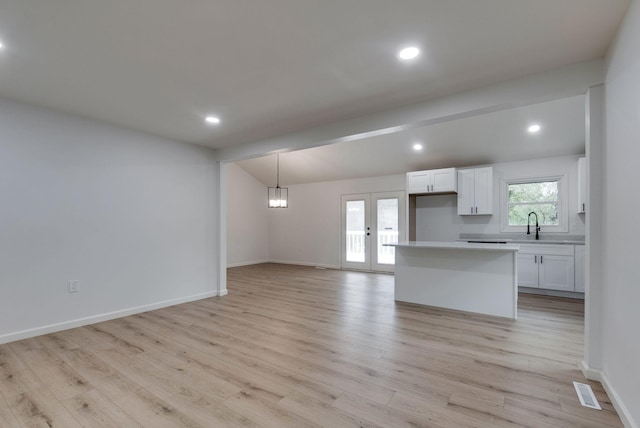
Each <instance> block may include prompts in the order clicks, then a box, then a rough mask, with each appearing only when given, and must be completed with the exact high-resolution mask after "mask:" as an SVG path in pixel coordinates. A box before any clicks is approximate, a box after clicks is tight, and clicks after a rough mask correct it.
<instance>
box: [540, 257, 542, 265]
mask: <svg viewBox="0 0 640 428" xmlns="http://www.w3.org/2000/svg"><path fill="white" fill-rule="evenodd" d="M540 264H542V256H540Z"/></svg>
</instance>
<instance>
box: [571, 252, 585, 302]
mask: <svg viewBox="0 0 640 428" xmlns="http://www.w3.org/2000/svg"><path fill="white" fill-rule="evenodd" d="M584 252H585V248H584V245H576V261H575V266H574V267H575V280H576V282H575V283H576V286H575V291H578V292H580V293H584V276H585V268H586V266H585V264H584Z"/></svg>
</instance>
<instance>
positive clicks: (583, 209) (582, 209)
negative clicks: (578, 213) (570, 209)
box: [582, 203, 584, 211]
mask: <svg viewBox="0 0 640 428" xmlns="http://www.w3.org/2000/svg"><path fill="white" fill-rule="evenodd" d="M582 211H584V203H583V204H582Z"/></svg>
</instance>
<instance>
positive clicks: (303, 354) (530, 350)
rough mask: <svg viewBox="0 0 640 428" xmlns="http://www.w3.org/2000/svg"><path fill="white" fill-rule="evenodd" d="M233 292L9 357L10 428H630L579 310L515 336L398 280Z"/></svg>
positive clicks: (515, 331) (234, 274)
mask: <svg viewBox="0 0 640 428" xmlns="http://www.w3.org/2000/svg"><path fill="white" fill-rule="evenodd" d="M228 281H229V283H228V288H229V295H228V296H226V297H218V298H212V299H206V300H201V301H198V302H194V303H188V304H184V305H179V306H174V307H170V308H165V309H161V310H157V311H153V312H147V313H144V314H140V315H134V316H130V317H127V318H122V319H118V320H113V321H108V322H103V323H100V324H95V325H92V326H87V327H81V328H76V329H73V330H67V331H63V332H59V333H55V334H49V335H46V336H41V337H37V338H33V339H28V340H23V341H20V342H14V343H11V344H6V345H2V346H0V427H3V428H4V427H10V428H13V427H64V428H67V427H103V426H104V427H140V426H142V427H154V428H155V427H227V426H243V427H245V426H246V427H253V426H265V427H286V426H292V427H307V426H325V427H349V426H357V427H378V426H379V427H514V426H526V427H578V426H580V427H582V426H584V427H619V426H622V425H621V422H620V420H619V418H618V416H617V415H616V413H615V411H614V409H613V407H612V405H611V403H610V401H609V399H608V397H607V395H606V394H605V392H604V390H603V388H602V386H601V385H600V384H599V383H597V382H587V381H585V379H584V378H583V377H582V374H581V373H580V371H579V370H578V361H580V359H581V358H582V349H583V310H584V308H583V304H582V302H581V301H577V300H571V299H559V298H549V297H543V296H531V295H520V303H519V316H520V318H519V320H518V321H509V320H503V319H498V318H492V317H486V316H480V315H471V314H467V313H462V312H455V311H448V310H440V309H435V308H427V307H421V306H416V305H410V304H401V303H395V302H394V301H393V276H390V275H377V274H369V273H358V272H344V271H336V270H320V269H314V268H307V267H298V266H287V265H275V264H264V265H256V266H248V267H242V268H234V269H229V273H228ZM573 380H577V381H581V382H587V383H589V384H590V385H591V386H592V387H593V389H594V391H595V393H596V396H597V398H598V400H599V401H600V403H601V405H602V407H603V411H601V412H599V411H596V410H591V409H587V408H583V407H581V406H580V404H579V402H578V399H577V397H576V394H575V391H574V389H573V386H572V381H573Z"/></svg>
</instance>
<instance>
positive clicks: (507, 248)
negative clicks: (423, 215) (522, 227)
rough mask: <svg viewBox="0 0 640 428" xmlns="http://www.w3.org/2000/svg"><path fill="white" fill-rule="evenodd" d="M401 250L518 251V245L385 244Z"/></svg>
mask: <svg viewBox="0 0 640 428" xmlns="http://www.w3.org/2000/svg"><path fill="white" fill-rule="evenodd" d="M386 245H388V246H394V247H401V248H439V249H447V250H488V251H518V250H519V249H520V245H518V244H512V243H509V244H485V243H475V242H474V243H471V242H440V241H402V242H398V243H397V244H386Z"/></svg>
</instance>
